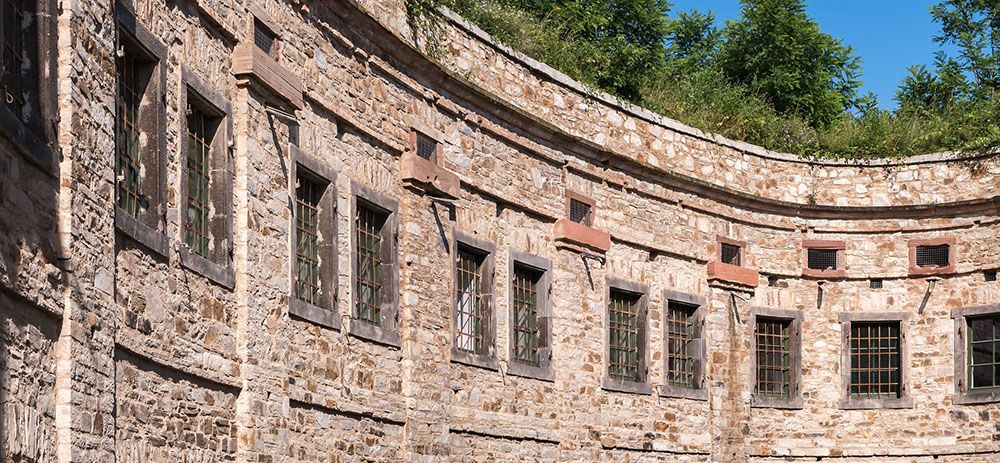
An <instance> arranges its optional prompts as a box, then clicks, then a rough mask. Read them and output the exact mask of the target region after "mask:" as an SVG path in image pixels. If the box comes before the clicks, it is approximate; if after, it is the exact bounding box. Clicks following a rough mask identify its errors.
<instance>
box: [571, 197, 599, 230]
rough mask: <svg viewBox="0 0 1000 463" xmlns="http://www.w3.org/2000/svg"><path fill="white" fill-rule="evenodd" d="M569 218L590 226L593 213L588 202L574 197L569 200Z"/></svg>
mask: <svg viewBox="0 0 1000 463" xmlns="http://www.w3.org/2000/svg"><path fill="white" fill-rule="evenodd" d="M569 220H570V221H573V222H576V223H578V224H581V225H586V226H588V227H589V226H591V225H592V223H593V220H594V219H593V214H592V213H591V207H590V204H587V203H585V202H583V201H578V200H575V199H570V200H569Z"/></svg>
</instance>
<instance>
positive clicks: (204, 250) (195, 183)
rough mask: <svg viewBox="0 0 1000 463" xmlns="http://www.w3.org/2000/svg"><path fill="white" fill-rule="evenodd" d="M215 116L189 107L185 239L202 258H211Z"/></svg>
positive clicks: (194, 107) (192, 106)
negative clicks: (213, 129) (209, 245)
mask: <svg viewBox="0 0 1000 463" xmlns="http://www.w3.org/2000/svg"><path fill="white" fill-rule="evenodd" d="M214 119H215V118H214V117H212V116H210V115H208V114H205V112H204V111H202V110H200V109H199V108H197V107H196V106H194V105H190V106H189V108H188V116H187V139H188V156H187V175H188V183H187V187H188V191H187V193H188V194H187V222H186V223H185V241H186V243H187V245H188V247H190V248H191V250H192V251H193V252H194V253H195V254H198V255H200V256H202V257H208V253H209V249H208V243H209V236H210V235H209V233H210V232H209V229H210V225H211V224H210V218H209V210H210V206H211V196H210V192H209V189H210V187H211V169H212V159H211V156H212V140H211V134H210V131H211V130H212V126H213V125H214V123H215V121H214Z"/></svg>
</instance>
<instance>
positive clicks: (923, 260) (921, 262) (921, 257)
mask: <svg viewBox="0 0 1000 463" xmlns="http://www.w3.org/2000/svg"><path fill="white" fill-rule="evenodd" d="M950 250H951V246H949V245H947V244H941V245H936V246H917V267H947V266H948V265H949V262H948V254H949V251H950Z"/></svg>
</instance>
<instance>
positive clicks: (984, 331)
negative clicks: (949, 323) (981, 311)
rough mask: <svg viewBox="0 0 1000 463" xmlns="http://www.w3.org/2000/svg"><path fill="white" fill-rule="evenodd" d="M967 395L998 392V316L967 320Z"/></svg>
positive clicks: (999, 383)
mask: <svg viewBox="0 0 1000 463" xmlns="http://www.w3.org/2000/svg"><path fill="white" fill-rule="evenodd" d="M967 323H968V324H969V334H968V343H969V347H968V352H969V355H968V372H969V393H971V394H976V393H988V392H1000V315H996V314H994V315H990V316H986V317H977V318H968V319H967Z"/></svg>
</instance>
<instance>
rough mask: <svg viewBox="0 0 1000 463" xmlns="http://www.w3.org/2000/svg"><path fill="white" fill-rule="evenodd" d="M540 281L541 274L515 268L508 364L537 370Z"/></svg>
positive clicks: (539, 361) (538, 364)
mask: <svg viewBox="0 0 1000 463" xmlns="http://www.w3.org/2000/svg"><path fill="white" fill-rule="evenodd" d="M541 277H542V273H541V272H538V271H536V270H534V269H531V268H528V267H525V266H522V265H517V264H515V265H514V278H513V282H512V290H511V298H512V299H513V301H512V303H513V306H514V317H513V324H514V335H513V338H512V340H511V342H512V343H513V351H512V353H511V360H512V361H514V362H517V363H521V364H525V365H531V366H536V367H537V366H540V364H541V359H540V358H539V348H540V346H541V344H542V340H541V330H540V326H539V299H538V283H539V281H540V280H541Z"/></svg>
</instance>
